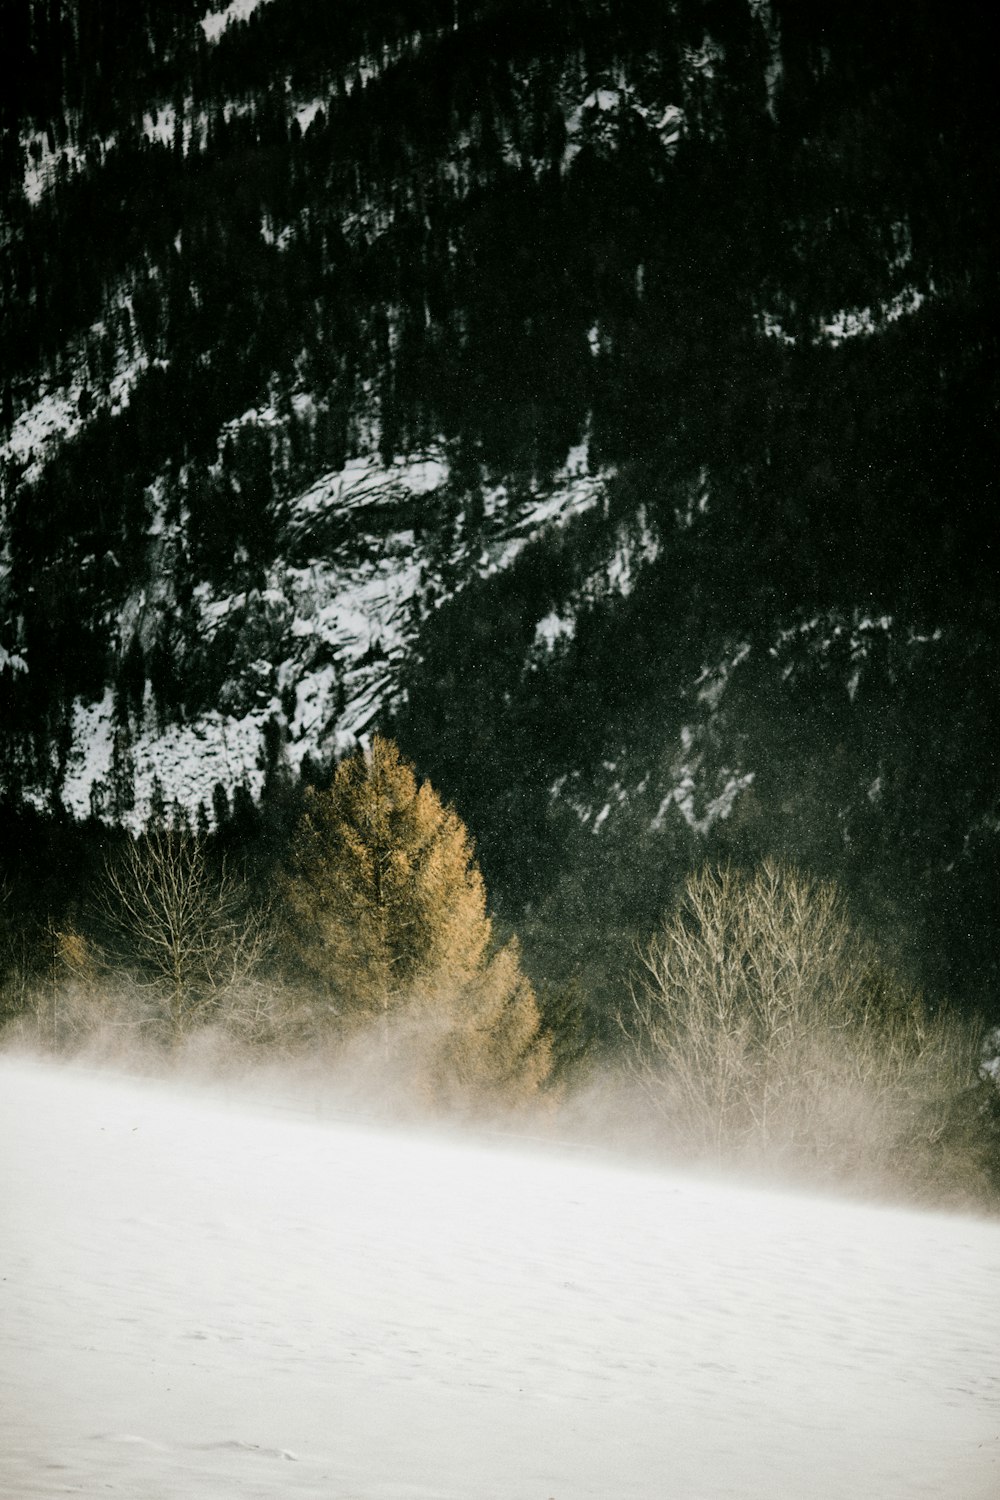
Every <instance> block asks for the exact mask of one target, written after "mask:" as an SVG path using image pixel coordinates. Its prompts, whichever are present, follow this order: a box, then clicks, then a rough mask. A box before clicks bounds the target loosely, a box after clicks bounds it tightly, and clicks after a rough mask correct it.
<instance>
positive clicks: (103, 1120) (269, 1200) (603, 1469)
mask: <svg viewBox="0 0 1000 1500" xmlns="http://www.w3.org/2000/svg"><path fill="white" fill-rule="evenodd" d="M0 1114H2V1121H0V1140H2V1141H3V1155H2V1168H0V1178H2V1183H0V1192H2V1201H3V1203H4V1214H3V1218H2V1221H0V1259H2V1264H3V1277H4V1280H3V1282H2V1291H0V1297H2V1303H3V1323H2V1327H3V1344H2V1348H3V1354H2V1365H0V1455H2V1457H0V1493H2V1494H3V1495H5V1496H10V1497H14V1496H17V1497H24V1496H29V1495H30V1496H54V1495H61V1494H66V1493H84V1494H88V1495H94V1494H98V1493H100V1494H104V1493H114V1494H121V1495H128V1496H132V1497H137V1496H142V1497H147V1496H149V1497H163V1500H166V1497H181V1496H183V1497H185V1500H188V1497H198V1496H204V1497H213V1500H215V1497H218V1496H222V1495H232V1496H248V1497H249V1496H265V1495H281V1496H289V1497H291V1496H299V1495H301V1496H317V1497H318V1496H323V1497H324V1500H334V1497H343V1500H347V1497H351V1500H368V1497H371V1500H376V1497H377V1500H403V1497H406V1500H452V1497H454V1500H486V1497H489V1500H506V1497H511V1500H514V1497H515V1496H516V1497H518V1500H546V1497H549V1496H552V1497H558V1500H576V1497H581V1500H582V1497H585V1496H590V1497H594V1500H609V1497H615V1500H625V1497H641V1500H653V1497H666V1496H676V1497H679V1500H680V1497H683V1500H699V1497H703V1500H709V1497H712V1500H718V1497H723V1496H734V1497H737V1496H738V1497H740V1500H749V1497H761V1500H763V1497H767V1500H780V1497H801V1496H803V1495H809V1496H812V1497H816V1500H821V1497H829V1500H843V1497H845V1496H850V1497H861V1496H878V1497H880V1500H892V1497H898V1500H903V1497H906V1500H913V1497H916V1496H928V1497H930V1496H937V1497H945V1496H947V1497H949V1500H987V1497H989V1496H993V1495H995V1494H996V1493H997V1491H998V1488H1000V1422H998V1417H997V1410H998V1408H997V1397H998V1395H1000V1359H998V1354H997V1350H998V1349H1000V1306H998V1304H997V1301H996V1299H995V1297H992V1296H991V1291H992V1289H993V1288H994V1287H995V1286H996V1285H997V1280H996V1278H997V1276H998V1274H1000V1226H997V1225H995V1224H989V1223H980V1222H976V1221H973V1220H969V1219H963V1218H957V1217H956V1218H949V1217H944V1216H931V1215H918V1214H915V1213H910V1212H901V1211H896V1210H887V1209H878V1208H872V1207H864V1206H858V1205H848V1204H845V1203H836V1202H827V1201H822V1200H819V1199H810V1198H807V1197H801V1196H800V1197H795V1196H786V1195H783V1194H779V1193H777V1192H761V1191H755V1190H749V1189H742V1188H738V1187H734V1186H730V1185H724V1184H720V1183H718V1182H702V1181H697V1180H694V1179H690V1178H686V1177H683V1176H674V1175H669V1174H667V1173H663V1172H657V1171H652V1170H638V1169H631V1168H629V1167H627V1166H624V1165H616V1164H614V1163H610V1162H606V1161H601V1160H598V1159H596V1158H591V1157H585V1156H582V1155H579V1154H578V1155H576V1156H570V1155H568V1154H560V1153H558V1152H556V1151H549V1152H544V1151H543V1152H535V1153H534V1154H532V1153H531V1152H530V1151H529V1150H528V1148H527V1147H519V1146H514V1145H510V1144H508V1143H494V1144H486V1145H484V1144H482V1143H476V1142H471V1141H466V1142H462V1141H460V1140H456V1139H449V1138H444V1137H440V1136H435V1135H432V1134H422V1135H411V1136H404V1135H403V1134H401V1133H395V1132H391V1131H388V1130H380V1129H374V1128H371V1127H369V1126H360V1125H355V1124H348V1123H344V1122H343V1121H337V1120H335V1119H332V1118H329V1117H323V1116H321V1115H319V1114H317V1115H315V1116H313V1117H310V1115H309V1113H308V1109H307V1108H306V1107H303V1108H302V1110H301V1112H300V1113H293V1112H291V1111H287V1110H286V1111H284V1112H279V1111H278V1110H277V1109H275V1108H273V1107H272V1108H265V1106H264V1105H263V1104H257V1105H253V1104H251V1103H249V1102H247V1101H246V1100H244V1101H242V1102H241V1101H240V1100H238V1099H235V1098H229V1099H227V1098H224V1097H221V1096H220V1095H215V1096H212V1095H210V1094H209V1093H208V1092H207V1091H204V1090H202V1091H196V1090H194V1089H186V1090H185V1089H184V1088H182V1086H180V1085H179V1084H176V1083H166V1082H156V1081H151V1080H141V1081H140V1080H136V1079H128V1078H122V1077H117V1076H114V1075H110V1074H100V1073H94V1072H87V1071H84V1070H82V1069H78V1068H67V1067H59V1066H55V1065H53V1064H50V1063H43V1062H35V1061H30V1060H26V1059H20V1058H12V1057H7V1058H4V1059H2V1060H0Z"/></svg>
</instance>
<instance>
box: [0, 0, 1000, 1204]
mask: <svg viewBox="0 0 1000 1500" xmlns="http://www.w3.org/2000/svg"><path fill="white" fill-rule="evenodd" d="M991 20H992V17H991V15H990V11H989V7H988V6H986V5H985V4H983V3H981V0H950V3H948V4H945V3H944V0H905V3H904V0H886V3H883V4H877V5H873V4H872V3H871V0H808V3H807V0H658V3H655V4H654V3H650V0H641V3H639V0H534V3H531V4H527V3H524V0H392V3H391V4H384V3H382V0H367V3H366V4H364V5H360V4H356V3H354V0H337V3H331V0H257V3H255V0H234V3H232V4H230V5H229V6H228V8H226V9H223V8H222V6H221V0H220V5H219V8H218V9H215V10H213V9H209V8H208V0H5V4H4V6H3V14H2V19H0V28H2V31H0V53H2V54H3V57H4V59H5V62H6V66H5V69H4V71H5V75H6V78H5V84H4V87H3V90H2V91H0V898H2V905H0V1016H2V1019H3V1022H4V1024H5V1026H6V1028H7V1032H8V1034H9V1035H16V1036H19V1037H21V1038H23V1037H25V1036H27V1035H29V1034H30V1035H33V1036H37V1037H40V1038H41V1039H42V1040H43V1041H44V1044H45V1045H46V1046H54V1047H55V1049H56V1050H57V1051H59V1050H71V1051H72V1050H74V1049H79V1048H84V1047H86V1046H89V1045H93V1044H94V1038H95V1037H97V1036H102V1037H105V1038H106V1037H107V1036H108V1035H110V1034H112V1033H116V1034H119V1035H124V1034H125V1033H126V1032H128V1034H129V1035H130V1036H131V1035H133V1034H141V1036H142V1037H143V1038H145V1040H146V1041H147V1042H148V1044H149V1045H150V1046H152V1047H155V1048H160V1049H161V1050H163V1051H165V1052H169V1051H170V1049H171V1048H176V1047H179V1046H186V1045H189V1042H190V1038H191V1036H192V1035H193V1034H195V1033H197V1032H199V1031H204V1032H206V1034H207V1033H208V1032H209V1031H212V1030H213V1029H214V1030H216V1031H221V1032H222V1033H224V1034H225V1035H226V1036H227V1037H228V1038H229V1039H230V1041H231V1042H232V1045H233V1046H234V1047H238V1048H241V1049H244V1051H245V1052H247V1053H248V1054H249V1053H253V1052H254V1051H255V1049H256V1050H257V1051H261V1052H272V1053H277V1052H280V1053H281V1054H282V1055H283V1056H284V1055H296V1056H300V1055H316V1054H318V1053H320V1052H324V1051H325V1050H332V1051H334V1052H337V1053H338V1055H340V1056H341V1057H342V1058H345V1057H346V1058H347V1059H348V1062H347V1064H344V1063H343V1062H342V1063H341V1066H348V1067H351V1066H356V1068H357V1071H358V1076H359V1077H360V1076H362V1075H363V1076H364V1077H365V1078H366V1079H369V1078H370V1079H373V1080H374V1079H375V1077H376V1075H377V1077H378V1078H379V1079H381V1080H382V1083H383V1084H384V1080H385V1077H387V1076H389V1074H390V1073H391V1076H392V1078H393V1079H395V1080H397V1081H398V1080H402V1081H403V1084H405V1089H406V1090H407V1091H408V1093H409V1096H411V1097H414V1098H419V1099H420V1100H421V1101H423V1103H424V1104H427V1105H428V1106H429V1107H433V1108H438V1107H441V1108H445V1109H486V1108H488V1109H495V1108H499V1107H501V1106H502V1107H504V1108H507V1107H512V1106H513V1105H514V1104H518V1105H519V1106H520V1105H522V1104H524V1102H525V1101H526V1100H533V1101H535V1104H536V1105H537V1103H538V1101H539V1100H540V1099H547V1100H548V1101H549V1105H548V1107H550V1108H558V1107H561V1106H560V1102H561V1103H565V1101H566V1100H567V1099H569V1098H571V1097H572V1096H573V1093H574V1090H576V1089H577V1088H578V1086H582V1083H583V1081H585V1080H588V1079H590V1080H592V1079H593V1077H594V1076H595V1074H597V1073H601V1072H603V1071H604V1070H612V1071H616V1072H617V1073H620V1075H621V1077H622V1078H623V1079H627V1081H628V1087H629V1089H630V1090H631V1091H632V1093H631V1094H630V1097H635V1098H637V1099H641V1100H642V1101H643V1104H642V1109H643V1110H644V1111H646V1112H647V1114H648V1118H649V1119H650V1120H656V1121H659V1122H660V1123H661V1125H662V1128H663V1129H664V1130H666V1131H667V1132H668V1134H669V1136H670V1138H671V1139H673V1140H675V1141H681V1142H683V1143H684V1145H685V1147H686V1148H690V1150H692V1151H694V1152H695V1153H696V1154H700V1155H712V1154H713V1153H715V1154H718V1153H719V1152H720V1151H729V1150H736V1151H745V1152H747V1153H750V1154H752V1153H753V1152H758V1151H759V1152H766V1150H767V1149H768V1146H769V1143H770V1142H771V1141H772V1140H776V1139H780V1140H781V1142H782V1146H783V1149H785V1150H787V1152H790V1153H791V1155H792V1157H794V1158H796V1159H797V1160H798V1159H801V1161H802V1162H807V1161H808V1163H810V1164H811V1165H812V1166H815V1165H816V1162H817V1161H820V1160H821V1159H822V1160H821V1167H822V1166H823V1165H824V1164H825V1165H826V1166H828V1167H829V1172H830V1174H831V1175H833V1176H837V1177H850V1175H851V1173H852V1172H854V1171H855V1170H856V1168H857V1165H858V1163H862V1166H863V1170H864V1171H870V1173H871V1174H872V1175H873V1176H878V1177H880V1179H883V1180H889V1181H892V1182H894V1183H896V1184H897V1185H898V1186H901V1187H902V1189H903V1190H904V1191H906V1192H908V1193H911V1194H916V1195H917V1196H924V1197H928V1196H929V1197H932V1198H935V1199H936V1200H942V1199H943V1200H948V1201H951V1200H952V1199H957V1200H961V1201H967V1200H969V1199H972V1200H975V1201H977V1202H983V1201H985V1200H986V1199H989V1201H990V1202H992V1203H994V1204H995V1202H996V1201H997V1194H998V1193H1000V1094H998V1092H997V1086H998V1079H1000V1072H998V1065H997V1062H996V1056H997V1053H998V1052H1000V1041H998V1040H997V1037H998V1035H1000V1032H998V1031H997V1028H998V1027H1000V963H998V952H1000V950H998V947H997V942H996V934H997V926H998V918H1000V882H998V880H997V866H998V855H1000V783H998V761H997V744H998V742H1000V735H998V729H1000V722H998V717H1000V716H998V703H1000V692H998V690H1000V680H998V646H1000V619H998V599H1000V595H998V590H997V577H996V561H997V559H996V541H995V534H996V520H995V510H996V493H995V489H996V476H997V473H998V471H1000V465H998V454H997V449H996V438H997V431H998V421H997V418H998V412H997V396H998V370H1000V367H998V359H997V352H998V351H997V340H998V330H1000V318H998V311H1000V309H998V305H997V304H998V291H1000V286H998V278H997V272H996V265H997V237H996V205H997V189H996V181H997V148H996V118H995V97H996V85H995V77H994V72H995V69H994V66H993V50H992V47H991V44H990V40H989V39H990V35H991V34H992V26H991V24H990V23H991ZM713 955H714V956H713ZM789 974H793V975H794V976H795V978H794V983H792V984H791V987H789V979H788V976H789ZM685 976H686V977H685ZM708 997H712V1000H713V1002H717V1003H716V1004H715V1009H714V1011H713V1012H712V1014H713V1015H714V1020H713V1019H712V1018H711V1016H710V1015H709V1012H710V1011H711V1010H712V1006H711V1004H710V1003H709V998H708ZM362 1033H364V1034H365V1035H367V1036H369V1037H370V1039H371V1042H372V1045H371V1048H370V1053H371V1055H370V1056H366V1058H365V1059H364V1060H363V1061H362V1060H361V1058H360V1054H357V1053H356V1052H355V1051H353V1050H352V1049H355V1048H357V1047H358V1045H359V1042H358V1038H359V1036H360V1035H361V1034H362ZM101 1045H109V1044H108V1043H106V1042H102V1043H101ZM351 1058H354V1059H355V1062H354V1063H351V1061H350V1059H351ZM380 1070H381V1071H380ZM819 1076H822V1077H823V1078H824V1079H826V1081H827V1082H826V1084H825V1085H824V1087H823V1088H821V1089H817V1091H816V1092H815V1093H814V1094H810V1093H809V1092H808V1090H805V1089H804V1084H803V1081H804V1080H806V1079H812V1080H815V1079H816V1078H817V1077H819ZM733 1078H737V1079H738V1080H739V1084H738V1087H733V1086H732V1079H733ZM403 1084H401V1087H402V1086H403ZM376 1086H377V1085H376V1083H375V1082H374V1081H373V1082H372V1087H373V1088H375V1087H376ZM378 1086H381V1084H379V1085H378ZM810 1087H812V1085H810ZM681 1098H683V1099H684V1100H686V1101H687V1102H686V1103H685V1104H684V1106H683V1108H682V1107H681V1105H680V1103H679V1102H678V1101H679V1100H680V1099H681ZM657 1128H659V1127H657ZM876 1143H877V1144H876ZM796 1153H798V1155H797V1156H796Z"/></svg>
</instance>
